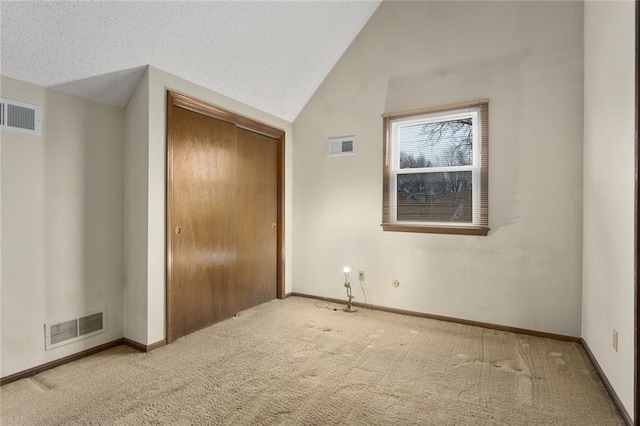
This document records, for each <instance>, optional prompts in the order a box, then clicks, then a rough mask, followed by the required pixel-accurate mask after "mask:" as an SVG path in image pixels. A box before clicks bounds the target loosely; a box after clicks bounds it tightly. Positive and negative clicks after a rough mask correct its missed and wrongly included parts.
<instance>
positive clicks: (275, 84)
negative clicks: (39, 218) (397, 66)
mask: <svg viewBox="0 0 640 426" xmlns="http://www.w3.org/2000/svg"><path fill="white" fill-rule="evenodd" d="M379 4H380V1H379V0H375V1H358V2H356V1H338V2H326V1H304V2H294V1H288V2H254V1H242V2H218V1H189V2H162V1H160V2H147V1H144V2H133V1H132V2H129V1H126V2H120V1H109V2H84V1H78V2H7V1H2V2H0V14H1V30H0V31H1V32H0V34H1V37H2V38H1V40H0V50H1V61H2V62H1V63H0V72H1V74H2V75H5V76H8V77H13V78H16V79H19V80H23V81H27V82H29V83H34V84H37V85H40V86H45V87H52V88H55V89H58V90H61V91H63V92H67V93H71V94H75V95H78V96H82V97H85V98H89V99H94V100H97V101H100V102H104V103H108V104H111V105H116V106H125V105H126V103H127V102H128V100H129V97H130V96H131V93H132V92H133V90H134V89H135V87H136V85H137V84H138V82H139V80H140V78H141V76H142V75H143V73H144V70H145V67H146V65H153V66H155V67H157V68H160V69H162V70H164V71H167V72H169V73H172V74H175V75H177V76H179V77H182V78H184V79H186V80H189V81H191V82H193V83H196V84H199V85H201V86H204V87H206V88H208V89H211V90H214V91H216V92H219V93H221V94H223V95H226V96H229V97H231V98H234V99H236V100H238V101H241V102H244V103H246V104H248V105H251V106H253V107H255V108H258V109H261V110H263V111H265V112H268V113H270V114H273V115H275V116H277V117H280V118H283V119H285V120H288V121H293V120H294V119H295V117H296V116H297V114H298V113H299V112H300V110H301V109H302V107H303V106H304V105H305V104H306V102H307V101H308V100H309V98H310V97H311V96H312V95H313V93H314V92H315V90H316V89H317V88H318V86H319V85H320V83H321V82H322V80H323V79H324V78H325V77H326V75H327V74H328V73H329V71H330V70H331V69H332V68H333V66H334V65H335V63H336V62H337V61H338V59H339V58H340V56H341V55H342V54H343V53H344V51H345V50H346V49H347V47H348V46H349V45H350V44H351V42H352V41H353V39H354V38H355V37H356V35H357V34H358V33H359V32H360V30H361V29H362V27H363V26H364V25H365V23H366V22H367V21H368V19H369V18H370V17H371V15H372V14H373V12H374V11H375V10H376V8H377V7H378V6H379Z"/></svg>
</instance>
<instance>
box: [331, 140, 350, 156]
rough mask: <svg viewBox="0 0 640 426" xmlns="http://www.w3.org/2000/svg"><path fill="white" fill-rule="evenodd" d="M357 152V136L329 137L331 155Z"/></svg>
mask: <svg viewBox="0 0 640 426" xmlns="http://www.w3.org/2000/svg"><path fill="white" fill-rule="evenodd" d="M355 153H356V137H355V136H342V137H338V138H329V156H333V155H347V154H355Z"/></svg>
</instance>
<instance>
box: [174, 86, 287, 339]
mask: <svg viewBox="0 0 640 426" xmlns="http://www.w3.org/2000/svg"><path fill="white" fill-rule="evenodd" d="M168 102H169V105H168V107H167V108H168V109H167V111H168V113H167V340H168V341H169V342H171V341H173V340H175V339H177V338H179V337H181V336H184V335H186V334H189V333H191V332H193V331H196V330H198V329H201V328H203V327H206V326H208V325H211V324H213V323H215V322H218V321H221V320H224V319H226V318H230V317H232V316H234V315H235V314H237V313H238V312H239V311H242V310H244V309H247V308H249V307H252V306H255V305H258V304H260V303H263V302H266V301H268V300H271V299H274V298H275V297H282V294H283V282H282V278H281V274H282V243H281V241H282V240H283V234H282V230H281V228H282V226H281V224H282V223H283V221H282V210H283V209H282V199H283V195H282V181H283V176H282V158H283V155H282V154H283V151H282V144H283V142H284V133H283V132H281V131H277V130H276V129H271V128H269V127H266V126H264V125H262V124H259V123H248V119H246V118H243V117H237V116H233V115H232V114H230V113H226V112H225V111H222V110H219V109H217V108H215V107H212V106H209V105H206V104H203V103H201V102H199V101H196V100H193V99H191V98H187V97H185V96H183V95H178V94H174V93H172V92H169V93H168ZM225 114H226V115H225ZM235 119H237V120H239V122H237V121H236V122H234V120H235ZM247 124H255V125H256V126H257V130H256V131H253V130H249V129H248V128H247V127H248V126H247ZM269 132H273V134H274V136H267V135H268V134H270V133H269ZM278 132H279V133H278Z"/></svg>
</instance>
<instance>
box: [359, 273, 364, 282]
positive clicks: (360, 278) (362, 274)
mask: <svg viewBox="0 0 640 426" xmlns="http://www.w3.org/2000/svg"><path fill="white" fill-rule="evenodd" d="M358 280H359V281H364V271H358Z"/></svg>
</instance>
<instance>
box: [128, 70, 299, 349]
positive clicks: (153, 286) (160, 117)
mask: <svg viewBox="0 0 640 426" xmlns="http://www.w3.org/2000/svg"><path fill="white" fill-rule="evenodd" d="M147 73H148V76H147V77H145V78H148V82H149V83H148V84H149V88H148V102H147V105H148V117H149V119H148V124H149V127H148V132H149V133H148V153H147V154H148V156H147V165H146V167H147V168H146V169H145V173H143V174H139V175H136V176H133V174H130V175H128V177H131V179H133V180H135V182H133V181H130V180H129V178H128V180H127V182H128V184H129V183H131V184H133V185H138V184H142V183H143V181H144V180H145V179H148V181H147V182H146V183H147V184H148V187H147V200H146V202H147V206H146V210H145V211H146V212H147V217H146V232H147V239H146V241H145V244H146V259H145V258H143V257H142V256H140V257H138V258H136V259H135V260H133V261H132V262H133V264H135V266H132V267H134V268H135V269H136V270H140V269H139V268H140V267H141V265H140V262H146V264H145V265H144V267H146V281H144V282H142V281H140V282H139V281H135V282H129V283H128V285H129V284H130V285H132V286H135V287H136V289H133V288H132V289H131V292H132V293H136V294H137V295H139V296H141V295H142V294H144V292H146V309H147V311H146V318H145V319H144V322H141V321H143V320H142V319H141V318H138V317H136V318H135V319H134V318H133V317H132V316H128V317H127V320H129V319H131V320H132V321H135V322H136V324H131V328H132V329H134V328H135V329H140V328H144V329H145V330H146V340H144V341H140V340H136V341H138V342H139V343H142V344H146V345H150V344H153V343H156V342H158V341H161V340H163V339H165V337H166V330H165V316H166V300H165V296H166V294H165V292H166V276H165V268H166V263H165V198H166V197H165V195H166V193H165V191H166V185H165V182H166V91H167V90H168V89H170V90H174V91H177V92H180V93H184V94H186V95H190V96H193V97H196V98H198V99H201V100H203V101H206V102H209V103H211V104H213V105H216V106H219V107H221V108H224V109H227V110H229V111H232V112H235V113H238V114H241V115H244V116H246V117H249V118H252V119H254V120H257V121H260V122H263V123H266V124H269V125H271V126H273V127H277V128H280V129H282V130H284V131H285V132H286V140H285V150H286V161H285V180H286V184H285V206H286V207H285V232H286V235H287V241H286V242H285V283H286V289H285V291H290V290H291V284H290V282H291V250H290V247H291V205H292V204H291V192H292V191H291V158H292V157H291V141H292V136H293V132H292V125H291V123H289V122H287V121H284V120H281V119H279V118H276V117H274V116H271V115H269V114H266V113H264V112H262V111H259V110H257V109H255V108H252V107H249V106H247V105H245V104H242V103H240V102H238V101H235V100H233V99H230V98H227V97H225V96H223V95H220V94H218V93H216V92H213V91H211V90H207V89H204V88H203V87H200V86H198V85H196V84H193V83H190V82H188V81H186V80H183V79H181V78H179V77H176V76H174V75H171V74H168V73H166V72H164V71H162V70H159V69H157V68H154V67H149V69H148V71H147ZM142 163H143V162H142V161H138V164H139V165H140V166H142V165H143V164H142ZM135 214H137V213H136V212H135V211H127V215H131V216H133V215H135ZM127 220H129V219H127ZM143 251H144V250H140V251H139V252H140V253H142V252H143ZM139 278H142V274H140V275H139ZM135 303H136V305H139V304H140V303H141V301H140V300H137V301H136V302H135ZM127 329H129V324H127ZM140 336H142V333H140Z"/></svg>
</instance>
